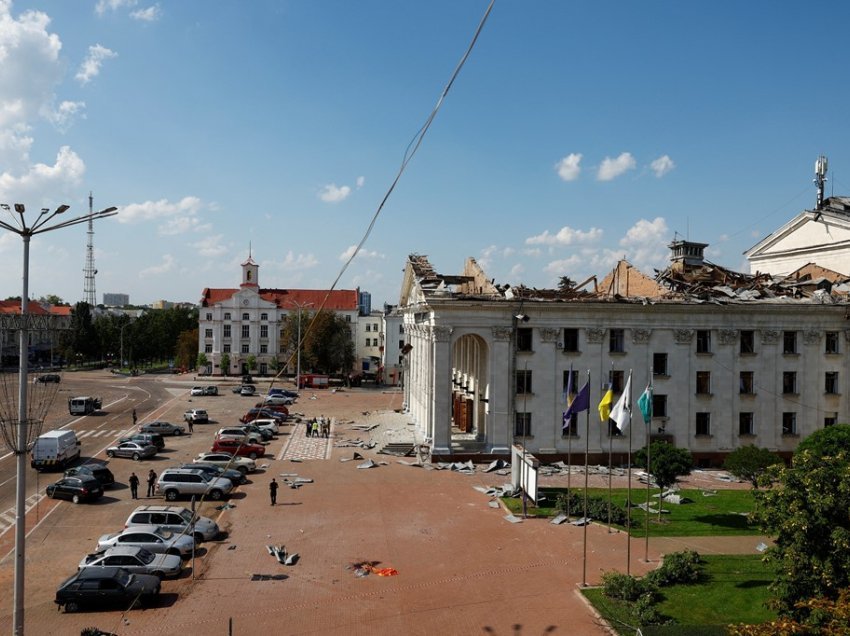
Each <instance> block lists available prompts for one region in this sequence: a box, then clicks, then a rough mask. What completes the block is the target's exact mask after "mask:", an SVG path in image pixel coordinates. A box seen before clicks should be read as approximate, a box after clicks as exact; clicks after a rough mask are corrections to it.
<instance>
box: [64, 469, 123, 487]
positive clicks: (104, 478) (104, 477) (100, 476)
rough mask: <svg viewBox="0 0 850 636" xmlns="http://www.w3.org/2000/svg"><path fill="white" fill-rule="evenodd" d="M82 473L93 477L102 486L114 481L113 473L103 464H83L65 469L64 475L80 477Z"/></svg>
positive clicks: (109, 484)
mask: <svg viewBox="0 0 850 636" xmlns="http://www.w3.org/2000/svg"><path fill="white" fill-rule="evenodd" d="M83 475H85V476H89V477H94V478H95V479H97V481H98V482H100V485H101V486H103V487H104V488H106V487H107V486H111V485H112V484H114V483H115V475H113V474H112V471H111V470H109V469H108V468H107V467H106V466H105V465H104V464H95V463H91V464H83V465H82V466H74V467H73V468H69V469H67V470H66V471H65V477H82V476H83Z"/></svg>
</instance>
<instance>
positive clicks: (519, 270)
mask: <svg viewBox="0 0 850 636" xmlns="http://www.w3.org/2000/svg"><path fill="white" fill-rule="evenodd" d="M524 273H525V266H524V265H523V264H522V263H517V264H516V265H514V266H513V267H511V272H510V276H511V277H512V278H514V279H517V278H519V277H520V276H522V275H523V274H524Z"/></svg>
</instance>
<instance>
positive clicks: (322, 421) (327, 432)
mask: <svg viewBox="0 0 850 636" xmlns="http://www.w3.org/2000/svg"><path fill="white" fill-rule="evenodd" d="M305 428H306V430H305V431H304V433H305V435H306V436H307V437H319V435H320V434H321V436H322V437H324V438H329V437H330V436H331V419H330V418H329V417H325V416H324V415H320V416H319V417H314V418H313V419H312V420H308V421H307V425H306V427H305Z"/></svg>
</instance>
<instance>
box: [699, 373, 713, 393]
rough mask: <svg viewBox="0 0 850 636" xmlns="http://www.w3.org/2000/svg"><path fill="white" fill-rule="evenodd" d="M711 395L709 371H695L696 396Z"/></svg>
mask: <svg viewBox="0 0 850 636" xmlns="http://www.w3.org/2000/svg"><path fill="white" fill-rule="evenodd" d="M710 393H711V371H697V394H699V395H709V394H710Z"/></svg>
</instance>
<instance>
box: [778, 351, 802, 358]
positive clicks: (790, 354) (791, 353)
mask: <svg viewBox="0 0 850 636" xmlns="http://www.w3.org/2000/svg"><path fill="white" fill-rule="evenodd" d="M782 355H783V356H789V357H792V358H798V357H799V356H800V354H799V353H797V352H796V351H783V352H782Z"/></svg>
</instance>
